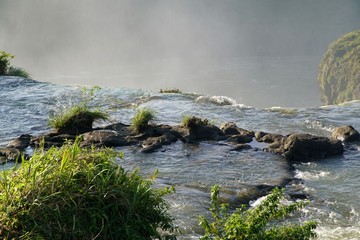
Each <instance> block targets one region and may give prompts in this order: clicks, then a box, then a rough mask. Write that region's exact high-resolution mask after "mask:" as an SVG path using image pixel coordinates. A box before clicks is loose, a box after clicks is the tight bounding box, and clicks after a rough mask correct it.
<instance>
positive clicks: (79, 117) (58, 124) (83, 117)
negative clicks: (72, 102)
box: [50, 105, 108, 129]
mask: <svg viewBox="0 0 360 240" xmlns="http://www.w3.org/2000/svg"><path fill="white" fill-rule="evenodd" d="M98 119H102V120H106V119H108V114H106V113H104V112H101V111H99V110H95V111H90V110H89V108H88V107H86V106H84V105H78V106H73V107H71V108H68V109H66V110H65V111H63V112H58V113H57V114H56V115H53V116H50V125H51V126H52V127H53V128H56V129H73V128H77V129H81V128H90V129H91V127H92V123H93V122H94V121H95V120H98Z"/></svg>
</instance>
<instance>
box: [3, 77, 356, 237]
mask: <svg viewBox="0 0 360 240" xmlns="http://www.w3.org/2000/svg"><path fill="white" fill-rule="evenodd" d="M80 94H81V86H76V85H56V84H51V83H45V82H37V81H33V80H28V79H22V78H17V77H0V116H1V118H0V146H4V145H6V144H7V143H8V142H9V141H10V140H11V139H13V138H15V137H18V136H19V135H21V134H25V133H30V134H32V135H39V134H41V133H46V132H48V131H50V127H49V126H48V116H49V114H51V113H53V112H54V111H56V110H59V109H60V108H64V107H66V106H69V105H71V104H73V103H75V102H77V101H79V95H80ZM93 104H94V106H96V107H99V108H101V109H103V110H106V111H108V112H109V113H110V116H111V120H110V122H123V123H130V119H131V118H132V116H133V114H134V113H135V111H136V109H137V108H139V107H148V108H151V109H153V110H154V111H155V112H156V120H155V123H165V124H170V125H176V124H179V123H180V121H181V119H182V117H183V116H184V115H196V116H199V117H202V118H208V119H210V120H211V121H212V122H213V123H214V124H216V125H218V126H219V125H220V124H221V123H223V122H229V121H232V122H235V123H236V124H237V125H238V126H239V127H241V128H245V129H248V130H260V131H266V132H271V133H278V134H284V135H286V134H289V133H294V132H296V133H310V134H315V135H320V136H326V137H328V136H330V133H331V130H332V129H333V128H334V127H337V126H342V125H352V126H354V127H355V128H356V129H358V130H360V122H359V117H360V102H349V103H346V104H343V105H338V106H323V107H297V108H283V107H269V108H255V107H250V106H246V105H244V104H242V102H239V101H237V100H235V99H233V98H230V97H226V96H207V95H201V94H195V93H181V94H159V93H157V92H153V91H143V90H137V89H127V88H102V89H101V90H100V91H98V92H97V95H96V98H95V99H94V101H93ZM105 124H109V122H98V123H96V125H105ZM260 148H261V146H257V145H256V143H254V144H253V149H249V150H244V151H231V149H230V147H229V146H228V145H226V144H221V143H220V144H219V143H212V142H202V143H200V144H197V145H193V144H183V143H182V142H176V143H174V144H171V145H168V146H165V147H164V148H162V149H161V150H160V151H157V152H155V153H151V154H144V153H140V152H139V151H138V150H137V149H136V148H135V147H126V148H125V147H124V148H119V150H121V151H123V152H124V158H123V159H121V160H119V164H122V165H123V166H124V167H125V168H126V169H129V170H132V169H135V168H138V169H139V171H140V173H141V174H142V175H143V176H151V175H152V173H153V172H154V171H155V170H156V169H157V170H159V175H158V178H157V184H158V185H166V186H174V187H175V189H176V193H174V194H173V195H171V196H168V197H167V199H168V201H169V202H170V203H171V214H172V215H173V216H174V218H175V219H176V223H177V224H178V225H179V226H180V229H181V230H182V234H181V235H180V236H179V239H198V238H199V236H200V235H199V234H201V230H200V229H199V227H198V223H197V217H198V216H199V215H201V214H205V215H206V214H208V213H207V209H208V208H209V200H210V194H209V191H210V187H211V186H212V185H214V184H220V185H221V186H222V190H223V193H224V197H226V198H228V199H229V201H236V196H237V195H238V194H239V193H241V192H242V191H244V189H245V188H246V187H247V186H249V185H257V184H277V183H279V182H280V181H281V180H282V179H284V178H288V177H293V176H291V175H292V174H294V175H295V177H298V178H301V179H302V180H303V181H302V182H301V183H300V184H299V186H297V187H299V188H302V189H303V190H304V191H305V192H306V193H307V194H309V195H310V199H311V204H310V205H309V206H308V207H306V208H305V209H304V210H303V211H302V212H301V216H300V217H301V220H316V221H318V223H319V226H318V228H317V230H316V231H317V233H318V235H319V239H359V238H360V223H359V222H360V221H359V220H360V219H359V218H360V217H359V214H360V201H359V197H360V192H359V189H360V173H359V168H360V162H359V158H360V145H359V144H354V145H352V146H351V147H350V148H349V149H347V150H346V151H345V153H344V155H342V156H338V157H333V158H330V159H320V160H318V161H316V162H313V163H299V164H296V165H295V169H296V170H295V172H294V173H289V172H288V170H287V163H286V162H285V160H284V159H283V158H282V157H280V156H277V155H273V154H270V153H266V152H263V151H261V150H257V149H260Z"/></svg>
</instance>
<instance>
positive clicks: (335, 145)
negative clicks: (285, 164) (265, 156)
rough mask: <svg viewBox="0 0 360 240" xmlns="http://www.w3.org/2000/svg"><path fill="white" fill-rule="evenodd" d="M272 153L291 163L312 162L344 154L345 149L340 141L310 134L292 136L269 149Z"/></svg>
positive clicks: (277, 142) (270, 146) (275, 143)
mask: <svg viewBox="0 0 360 240" xmlns="http://www.w3.org/2000/svg"><path fill="white" fill-rule="evenodd" d="M267 150H268V151H270V152H274V153H278V154H281V155H283V156H284V157H285V158H286V159H288V160H290V161H302V162H303V161H310V160H314V159H319V158H324V157H330V156H334V155H339V154H342V153H343V151H344V147H343V145H342V142H341V141H339V140H333V139H329V138H326V137H319V136H314V135H310V134H291V135H289V136H288V137H287V138H284V139H280V140H279V141H276V142H274V143H273V144H271V145H269V146H268V147H267Z"/></svg>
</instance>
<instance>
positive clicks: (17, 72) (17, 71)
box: [7, 66, 30, 78]
mask: <svg viewBox="0 0 360 240" xmlns="http://www.w3.org/2000/svg"><path fill="white" fill-rule="evenodd" d="M7 75H10V76H18V77H23V78H30V74H29V73H28V72H27V71H26V70H24V69H23V68H21V67H13V66H10V68H9V70H8V72H7Z"/></svg>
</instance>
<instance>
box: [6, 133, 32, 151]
mask: <svg viewBox="0 0 360 240" xmlns="http://www.w3.org/2000/svg"><path fill="white" fill-rule="evenodd" d="M31 138H32V136H31V135H30V134H23V135H21V136H20V137H18V138H15V139H14V140H12V141H11V142H9V144H8V145H7V146H6V147H8V148H16V149H19V150H20V151H24V150H25V149H26V148H27V147H28V146H29V145H30V140H31Z"/></svg>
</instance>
